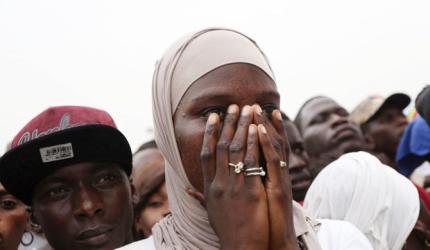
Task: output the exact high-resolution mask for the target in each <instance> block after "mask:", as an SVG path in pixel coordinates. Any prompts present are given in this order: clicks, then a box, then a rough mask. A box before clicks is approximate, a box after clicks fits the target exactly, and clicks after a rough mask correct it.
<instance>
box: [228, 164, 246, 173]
mask: <svg viewBox="0 0 430 250" xmlns="http://www.w3.org/2000/svg"><path fill="white" fill-rule="evenodd" d="M228 165H229V166H230V167H234V172H235V173H236V174H240V173H241V172H242V171H243V167H244V164H243V162H241V161H240V162H238V163H237V164H234V163H231V162H230V163H229V164H228Z"/></svg>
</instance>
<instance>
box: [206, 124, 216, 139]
mask: <svg viewBox="0 0 430 250" xmlns="http://www.w3.org/2000/svg"><path fill="white" fill-rule="evenodd" d="M214 130H215V125H214V124H209V125H207V126H206V129H205V135H207V136H210V135H212V134H213V133H214Z"/></svg>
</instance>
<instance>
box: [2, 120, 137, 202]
mask: <svg viewBox="0 0 430 250" xmlns="http://www.w3.org/2000/svg"><path fill="white" fill-rule="evenodd" d="M61 145H71V147H72V150H73V151H72V152H73V153H72V155H73V156H71V155H69V157H63V158H61V157H60V159H54V160H52V161H50V160H47V159H44V158H43V156H42V153H41V149H44V148H50V147H53V146H54V147H56V146H61ZM81 162H112V163H117V164H118V165H120V167H122V168H123V169H124V171H125V172H126V173H127V175H130V173H131V164H132V155H131V149H130V145H129V144H128V141H127V139H126V138H125V136H124V135H123V134H122V133H121V132H120V131H119V130H117V129H116V128H113V127H111V126H107V125H99V124H98V125H84V126H78V127H73V128H69V129H65V130H61V131H58V132H55V133H52V134H49V135H46V136H42V137H39V138H37V139H34V140H31V141H29V142H27V143H24V144H22V145H20V146H18V147H16V148H14V149H12V150H10V151H8V152H7V153H5V154H4V155H3V156H2V157H1V158H0V182H1V183H2V184H3V186H4V187H5V188H6V190H7V191H8V192H9V193H11V194H12V195H14V196H15V197H17V198H18V199H20V200H22V201H23V202H24V203H25V204H27V205H31V203H32V195H33V189H34V187H35V186H36V185H37V184H38V183H39V182H40V181H41V180H42V179H44V178H45V177H47V176H48V175H50V174H52V173H53V172H55V171H56V170H58V169H60V168H62V167H65V166H68V165H71V164H76V163H81Z"/></svg>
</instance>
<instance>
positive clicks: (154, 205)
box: [146, 201, 163, 208]
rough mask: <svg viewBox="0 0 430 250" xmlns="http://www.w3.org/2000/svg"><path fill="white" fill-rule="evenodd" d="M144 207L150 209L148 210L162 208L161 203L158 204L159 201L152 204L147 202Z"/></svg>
mask: <svg viewBox="0 0 430 250" xmlns="http://www.w3.org/2000/svg"><path fill="white" fill-rule="evenodd" d="M146 206H147V207H150V208H159V207H161V206H163V203H162V202H159V201H153V202H148V204H147V205H146Z"/></svg>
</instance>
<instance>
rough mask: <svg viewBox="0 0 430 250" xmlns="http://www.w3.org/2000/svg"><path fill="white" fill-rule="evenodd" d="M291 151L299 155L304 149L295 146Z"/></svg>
mask: <svg viewBox="0 0 430 250" xmlns="http://www.w3.org/2000/svg"><path fill="white" fill-rule="evenodd" d="M293 151H294V153H295V154H296V155H301V154H303V151H305V149H304V148H303V147H302V146H297V147H294V148H293Z"/></svg>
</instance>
